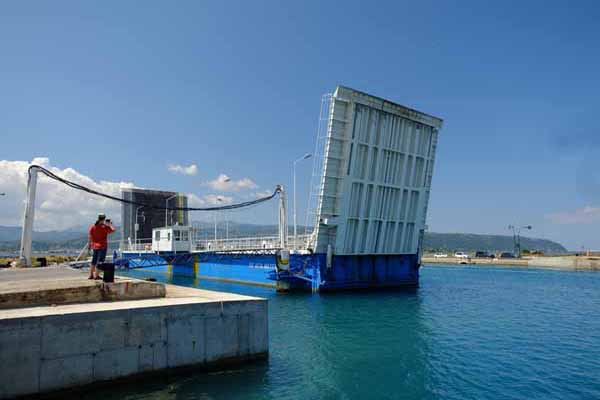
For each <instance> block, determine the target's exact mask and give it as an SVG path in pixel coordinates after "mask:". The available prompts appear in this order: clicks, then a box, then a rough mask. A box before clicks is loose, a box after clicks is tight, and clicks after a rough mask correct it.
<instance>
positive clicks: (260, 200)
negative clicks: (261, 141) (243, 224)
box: [27, 164, 281, 211]
mask: <svg viewBox="0 0 600 400" xmlns="http://www.w3.org/2000/svg"><path fill="white" fill-rule="evenodd" d="M34 169H35V170H37V171H39V172H41V173H43V174H44V175H46V176H47V177H48V178H50V179H54V180H55V181H58V182H61V183H64V184H65V185H67V186H69V187H72V188H73V189H77V190H81V191H83V192H87V193H90V194H93V195H96V196H100V197H104V198H107V199H110V200H114V201H118V202H121V203H126V204H132V205H136V206H142V207H146V208H152V209H155V210H169V211H221V210H234V209H238V208H244V207H250V206H253V205H255V204H260V203H263V202H265V201H269V200H271V199H272V198H273V197H275V196H277V194H279V193H280V192H281V187H280V186H277V187H276V188H275V191H274V192H273V194H271V195H269V196H265V197H261V198H258V199H255V200H250V201H245V202H243V203H237V204H228V205H224V206H218V207H217V206H215V207H167V206H165V207H159V206H153V205H150V204H144V203H140V202H137V201H132V200H126V199H122V198H119V197H115V196H111V195H109V194H106V193H102V192H98V191H96V190H94V189H90V188H88V187H86V186H83V185H80V184H78V183H75V182H73V181H70V180H68V179H65V178H61V177H60V176H58V175H56V174H54V173H53V172H52V171H50V170H48V169H46V168H44V167H42V166H40V165H35V164H34V165H31V166H30V167H29V169H28V170H27V174H28V176H29V178H31V171H32V170H34Z"/></svg>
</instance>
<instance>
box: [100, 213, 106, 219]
mask: <svg viewBox="0 0 600 400" xmlns="http://www.w3.org/2000/svg"><path fill="white" fill-rule="evenodd" d="M98 219H106V214H98Z"/></svg>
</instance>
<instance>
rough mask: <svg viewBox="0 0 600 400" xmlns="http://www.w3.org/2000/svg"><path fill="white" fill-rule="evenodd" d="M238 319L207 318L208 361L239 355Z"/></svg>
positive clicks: (229, 317) (232, 317) (225, 317)
mask: <svg viewBox="0 0 600 400" xmlns="http://www.w3.org/2000/svg"><path fill="white" fill-rule="evenodd" d="M238 350H239V349H238V317H237V315H236V316H223V317H221V318H206V361H209V362H210V361H217V360H219V359H221V358H227V357H235V356H237V355H238Z"/></svg>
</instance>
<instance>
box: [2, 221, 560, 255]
mask: <svg viewBox="0 0 600 400" xmlns="http://www.w3.org/2000/svg"><path fill="white" fill-rule="evenodd" d="M193 226H195V227H196V228H198V229H199V233H198V238H199V239H212V238H213V237H214V232H215V231H214V228H215V225H214V223H211V222H193ZM227 228H228V229H227ZM292 229H293V228H292V227H291V226H290V227H288V230H289V233H290V234H291V233H292ZM86 230H87V228H86V227H77V228H74V229H68V230H64V231H51V232H34V235H33V248H34V249H35V250H37V251H49V250H56V249H77V250H79V249H81V248H82V247H83V246H84V245H85V242H86V240H87V238H86ZM277 230H278V227H277V225H255V224H242V223H237V222H229V224H228V227H227V224H225V222H224V221H219V223H218V224H217V237H218V238H225V237H226V235H227V233H228V234H229V237H230V238H234V237H246V236H275V235H277ZM304 231H305V228H304V226H298V234H303V233H304ZM115 235H117V238H119V236H118V235H119V234H118V233H116V234H115ZM20 240H21V228H19V227H10V226H0V250H2V251H11V250H12V251H14V250H17V249H18V248H19V241H20ZM521 248H522V249H527V250H530V251H533V250H538V251H542V252H544V253H548V254H557V253H566V252H567V249H565V248H564V247H563V246H562V245H561V244H559V243H556V242H553V241H551V240H547V239H535V238H527V237H522V238H521ZM424 249H425V250H427V251H447V252H451V251H477V250H487V251H492V252H496V251H513V238H512V236H502V235H479V234H472V233H435V232H427V233H426V234H425V241H424Z"/></svg>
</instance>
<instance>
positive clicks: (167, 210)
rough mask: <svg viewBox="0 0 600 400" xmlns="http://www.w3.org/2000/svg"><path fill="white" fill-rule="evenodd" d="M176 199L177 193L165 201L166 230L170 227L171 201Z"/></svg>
mask: <svg viewBox="0 0 600 400" xmlns="http://www.w3.org/2000/svg"><path fill="white" fill-rule="evenodd" d="M175 197H177V193H176V194H174V195H173V196H171V197H167V200H165V228H166V227H167V226H169V200H171V199H174V198H175Z"/></svg>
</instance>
